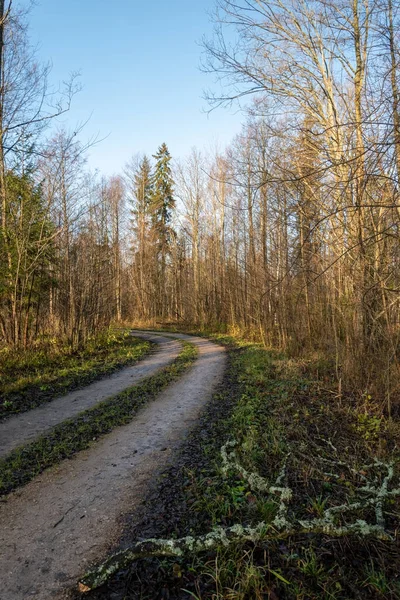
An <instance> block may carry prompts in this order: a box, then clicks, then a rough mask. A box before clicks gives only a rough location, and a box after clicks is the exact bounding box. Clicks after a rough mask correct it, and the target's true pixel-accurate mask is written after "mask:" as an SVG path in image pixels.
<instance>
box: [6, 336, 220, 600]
mask: <svg viewBox="0 0 400 600" xmlns="http://www.w3.org/2000/svg"><path fill="white" fill-rule="evenodd" d="M179 337H180V338H186V337H187V336H179ZM187 339H190V341H192V342H193V343H194V344H196V346H197V347H198V349H199V357H198V359H197V361H196V362H195V364H194V366H193V367H192V368H191V369H190V370H189V371H188V372H187V373H185V375H183V377H182V378H181V379H180V380H179V381H178V382H176V383H174V384H172V385H171V386H169V387H168V388H167V389H166V390H164V391H163V392H162V393H161V394H160V395H159V396H158V397H157V399H156V400H155V401H153V402H151V403H150V404H149V405H147V406H146V407H144V408H143V409H141V410H140V411H139V413H138V414H137V415H136V417H135V419H134V420H133V421H132V422H131V423H130V424H128V425H126V426H123V427H120V428H118V429H116V430H115V431H113V432H112V433H110V434H108V435H107V436H105V437H104V438H102V439H101V440H100V441H99V442H98V443H97V444H96V445H95V446H93V447H92V448H90V449H89V450H87V451H84V452H81V453H79V454H78V455H77V456H76V457H75V458H74V459H73V460H69V461H64V462H63V463H62V464H61V465H60V466H58V467H56V468H53V469H50V470H48V471H47V472H45V473H44V474H42V475H41V476H40V477H38V478H37V479H35V480H34V481H32V482H31V483H30V484H28V485H27V486H26V487H24V488H23V489H22V490H20V491H18V492H14V493H12V494H10V496H8V497H7V501H6V503H4V504H1V505H0V573H1V575H0V598H1V599H2V600H21V599H25V598H30V597H31V598H32V597H33V598H35V599H37V600H47V599H49V598H57V597H62V595H63V590H65V589H66V588H67V587H69V586H71V585H75V583H76V581H77V580H78V578H79V577H80V576H81V575H82V573H83V572H84V571H85V570H86V569H87V567H88V565H89V563H91V562H92V561H100V560H101V559H102V558H104V556H105V554H106V552H107V550H108V549H110V548H111V547H112V546H113V544H114V543H116V542H117V540H118V539H119V537H120V535H121V533H122V519H121V517H124V516H126V515H127V514H130V513H132V512H134V510H135V507H137V506H138V505H139V504H140V503H141V501H143V499H144V498H145V496H146V488H147V486H148V484H149V483H150V481H151V480H152V479H153V478H154V477H155V476H156V475H157V473H158V472H159V471H160V470H161V469H163V468H165V467H166V465H167V464H168V463H169V462H170V460H171V454H172V452H173V451H174V449H176V448H177V447H178V446H179V444H180V442H181V441H182V440H183V439H184V437H185V435H186V434H187V433H188V432H189V431H190V428H191V426H192V425H193V423H194V422H195V421H196V420H197V418H198V416H199V413H200V411H201V410H202V407H204V405H205V404H206V403H207V401H208V400H210V398H211V396H212V393H213V391H214V390H215V388H216V386H217V385H218V384H219V383H220V382H221V380H222V376H223V372H224V367H225V360H226V359H225V353H224V350H223V348H221V347H220V346H217V345H216V344H213V343H212V342H209V341H207V340H204V339H201V338H195V337H190V338H187Z"/></svg>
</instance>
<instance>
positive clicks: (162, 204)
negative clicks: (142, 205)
mask: <svg viewBox="0 0 400 600" xmlns="http://www.w3.org/2000/svg"><path fill="white" fill-rule="evenodd" d="M153 158H154V159H155V161H156V163H155V168H154V175H153V178H152V194H151V201H150V211H151V220H152V230H153V236H154V239H155V240H156V246H157V255H158V266H159V269H158V271H159V273H158V277H157V285H156V287H157V297H158V312H159V313H160V316H165V315H166V312H167V311H166V306H165V298H166V296H167V294H166V292H167V289H166V288H167V272H166V269H167V257H168V254H169V253H170V246H171V241H172V238H173V237H174V231H173V229H172V227H171V225H170V223H171V218H172V211H173V210H174V208H175V199H174V196H173V190H174V181H173V178H172V172H171V166H170V162H171V155H170V153H169V150H168V147H167V145H166V144H165V143H164V144H161V146H160V147H159V149H158V152H157V154H155V155H154V156H153Z"/></svg>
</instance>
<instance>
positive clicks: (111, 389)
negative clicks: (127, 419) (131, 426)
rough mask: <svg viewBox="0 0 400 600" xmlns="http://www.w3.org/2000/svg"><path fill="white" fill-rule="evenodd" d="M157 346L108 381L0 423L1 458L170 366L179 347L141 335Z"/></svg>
mask: <svg viewBox="0 0 400 600" xmlns="http://www.w3.org/2000/svg"><path fill="white" fill-rule="evenodd" d="M137 337H143V338H145V339H146V340H149V341H152V342H155V343H156V344H158V347H159V349H158V351H157V352H156V353H154V354H152V355H150V356H149V357H147V358H145V359H144V360H143V361H140V362H138V363H137V364H135V365H132V366H131V367H126V368H123V369H121V370H120V371H118V372H116V373H114V374H113V375H111V376H110V377H106V378H105V379H101V380H100V381H96V382H95V383H92V384H91V385H89V386H87V387H85V388H83V389H79V390H75V391H73V392H70V393H68V394H66V395H65V396H61V397H59V398H56V399H55V400H53V401H52V402H49V403H47V404H44V405H42V406H39V407H38V408H35V409H33V410H30V411H28V412H25V413H21V414H19V415H16V416H15V417H11V418H9V419H8V420H7V421H4V422H2V423H0V458H3V457H4V456H6V455H7V454H9V453H10V452H11V451H12V450H14V449H15V448H17V447H18V446H21V445H25V444H28V443H29V442H32V441H33V440H34V439H35V438H37V437H38V436H39V435H42V434H43V433H45V432H46V431H48V430H49V429H51V428H52V427H54V426H55V425H58V424H59V423H62V422H63V421H65V420H66V419H70V418H72V417H74V416H76V415H77V414H79V413H80V412H82V411H84V410H87V409H88V408H90V407H92V406H95V405H96V404H98V403H99V402H101V401H102V400H105V399H106V398H109V397H110V396H113V395H114V394H118V393H119V392H121V391H122V390H124V389H126V388H127V387H130V386H132V385H135V384H136V383H139V381H141V380H142V379H144V378H145V377H149V376H151V375H154V374H155V373H156V372H157V371H159V370H160V369H162V368H163V367H165V366H167V365H168V364H170V363H171V362H172V361H173V360H174V359H175V358H176V357H177V356H178V354H179V351H180V349H181V345H180V343H179V342H177V341H174V340H171V339H170V338H167V337H163V336H157V335H154V334H147V333H146V334H140V333H138V335H137Z"/></svg>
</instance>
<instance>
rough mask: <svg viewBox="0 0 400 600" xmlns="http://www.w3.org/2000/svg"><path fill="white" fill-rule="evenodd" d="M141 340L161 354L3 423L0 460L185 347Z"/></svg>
mask: <svg viewBox="0 0 400 600" xmlns="http://www.w3.org/2000/svg"><path fill="white" fill-rule="evenodd" d="M138 337H143V338H145V339H146V340H149V341H152V342H155V343H156V344H158V346H159V349H158V351H157V352H156V353H154V354H152V355H150V356H148V357H147V358H145V359H143V360H142V361H140V362H138V363H137V364H135V365H132V366H131V367H125V368H123V369H121V370H120V371H118V372H116V373H113V375H111V376H110V377H106V378H105V379H101V380H100V381H96V382H95V383H92V384H91V385H88V386H87V387H85V388H83V389H80V390H75V391H73V392H70V393H68V394H66V395H64V396H61V397H59V398H56V399H55V400H53V401H52V402H49V403H46V404H44V405H42V406H39V407H38V408H35V409H33V410H30V411H28V412H25V413H21V414H20V415H16V416H15V417H11V418H10V419H7V420H6V421H4V422H2V423H0V458H2V457H4V456H6V455H7V454H9V453H10V452H11V451H12V450H14V448H17V446H21V445H23V444H28V443H29V442H31V441H32V440H34V439H35V438H36V437H38V436H39V435H41V434H43V433H45V432H46V431H48V430H49V429H51V428H52V427H54V426H55V425H58V423H62V421H65V420H66V419H71V418H72V417H74V416H75V415H77V414H79V413H80V412H82V411H84V410H86V409H88V408H90V407H91V406H95V405H96V404H98V403H99V402H101V401H102V400H105V399H106V398H109V397H110V396H113V395H114V394H118V393H119V392H122V390H124V389H126V388H127V387H130V386H132V385H135V384H136V383H139V381H141V380H142V379H144V378H145V377H149V376H150V375H154V373H156V372H157V371H159V370H160V369H162V368H163V367H165V366H167V365H168V364H169V363H171V362H172V361H173V360H174V359H175V358H176V357H177V356H178V354H179V350H180V348H181V345H180V344H179V342H176V341H174V340H172V339H170V338H168V337H163V336H158V335H154V334H152V333H146V334H140V335H138ZM0 598H1V596H0Z"/></svg>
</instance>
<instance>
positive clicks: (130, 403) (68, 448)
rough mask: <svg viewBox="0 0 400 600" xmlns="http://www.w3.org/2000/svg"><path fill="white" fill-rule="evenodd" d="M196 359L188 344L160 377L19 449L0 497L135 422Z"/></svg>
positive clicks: (2, 471) (4, 467) (1, 468)
mask: <svg viewBox="0 0 400 600" xmlns="http://www.w3.org/2000/svg"><path fill="white" fill-rule="evenodd" d="M196 356H197V350H196V348H195V347H194V346H193V345H191V344H187V343H186V344H184V347H183V350H182V351H181V352H180V354H179V355H178V357H177V358H176V359H175V361H174V362H173V363H172V364H171V365H169V366H167V367H165V368H164V369H162V370H161V371H160V372H159V373H157V374H156V375H153V376H151V377H148V378H147V379H145V380H144V381H143V382H142V383H140V384H139V385H135V386H132V387H131V388H128V389H126V390H124V391H123V392H121V393H119V394H117V395H115V396H113V397H111V398H108V399H107V400H105V401H103V402H101V403H100V404H98V405H96V406H95V407H93V408H91V409H89V410H86V411H84V412H82V413H80V414H79V415H78V416H77V417H74V418H73V419H70V420H68V421H64V422H63V423H61V424H60V425H57V426H56V427H54V428H53V429H52V430H51V432H49V433H47V434H45V435H43V436H41V437H39V438H38V439H37V440H35V441H34V442H32V443H31V444H29V445H27V446H23V447H20V448H17V449H16V450H15V451H13V452H12V453H11V454H10V455H9V456H7V457H6V458H5V459H4V460H1V461H0V495H4V494H7V493H9V492H10V491H12V490H14V489H16V488H17V487H19V486H21V485H23V484H26V483H28V482H29V481H31V480H32V479H33V478H34V477H35V476H36V475H38V474H39V473H41V472H42V471H44V469H46V468H48V467H50V466H52V465H55V464H57V463H59V462H60V461H61V460H63V459H65V458H69V457H71V456H73V455H74V454H75V453H77V452H79V451H80V450H84V449H85V448H88V447H89V446H90V445H91V444H92V443H93V442H94V441H96V440H97V439H98V438H99V437H100V436H102V435H104V434H106V433H108V432H110V431H111V430H112V429H114V428H115V427H118V426H120V425H124V424H126V423H128V422H129V421H131V420H132V418H133V417H134V415H135V413H136V412H137V410H138V409H139V408H140V407H141V406H143V405H144V404H145V403H146V402H148V401H150V400H151V399H153V398H154V397H155V396H156V395H157V394H158V393H159V392H160V391H161V390H162V389H164V388H165V387H166V386H167V385H168V384H169V383H171V382H172V381H174V380H175V379H177V378H178V377H179V376H180V375H181V374H182V373H183V372H184V371H185V370H186V369H187V368H188V367H190V365H191V364H192V363H193V361H194V360H195V358H196Z"/></svg>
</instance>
